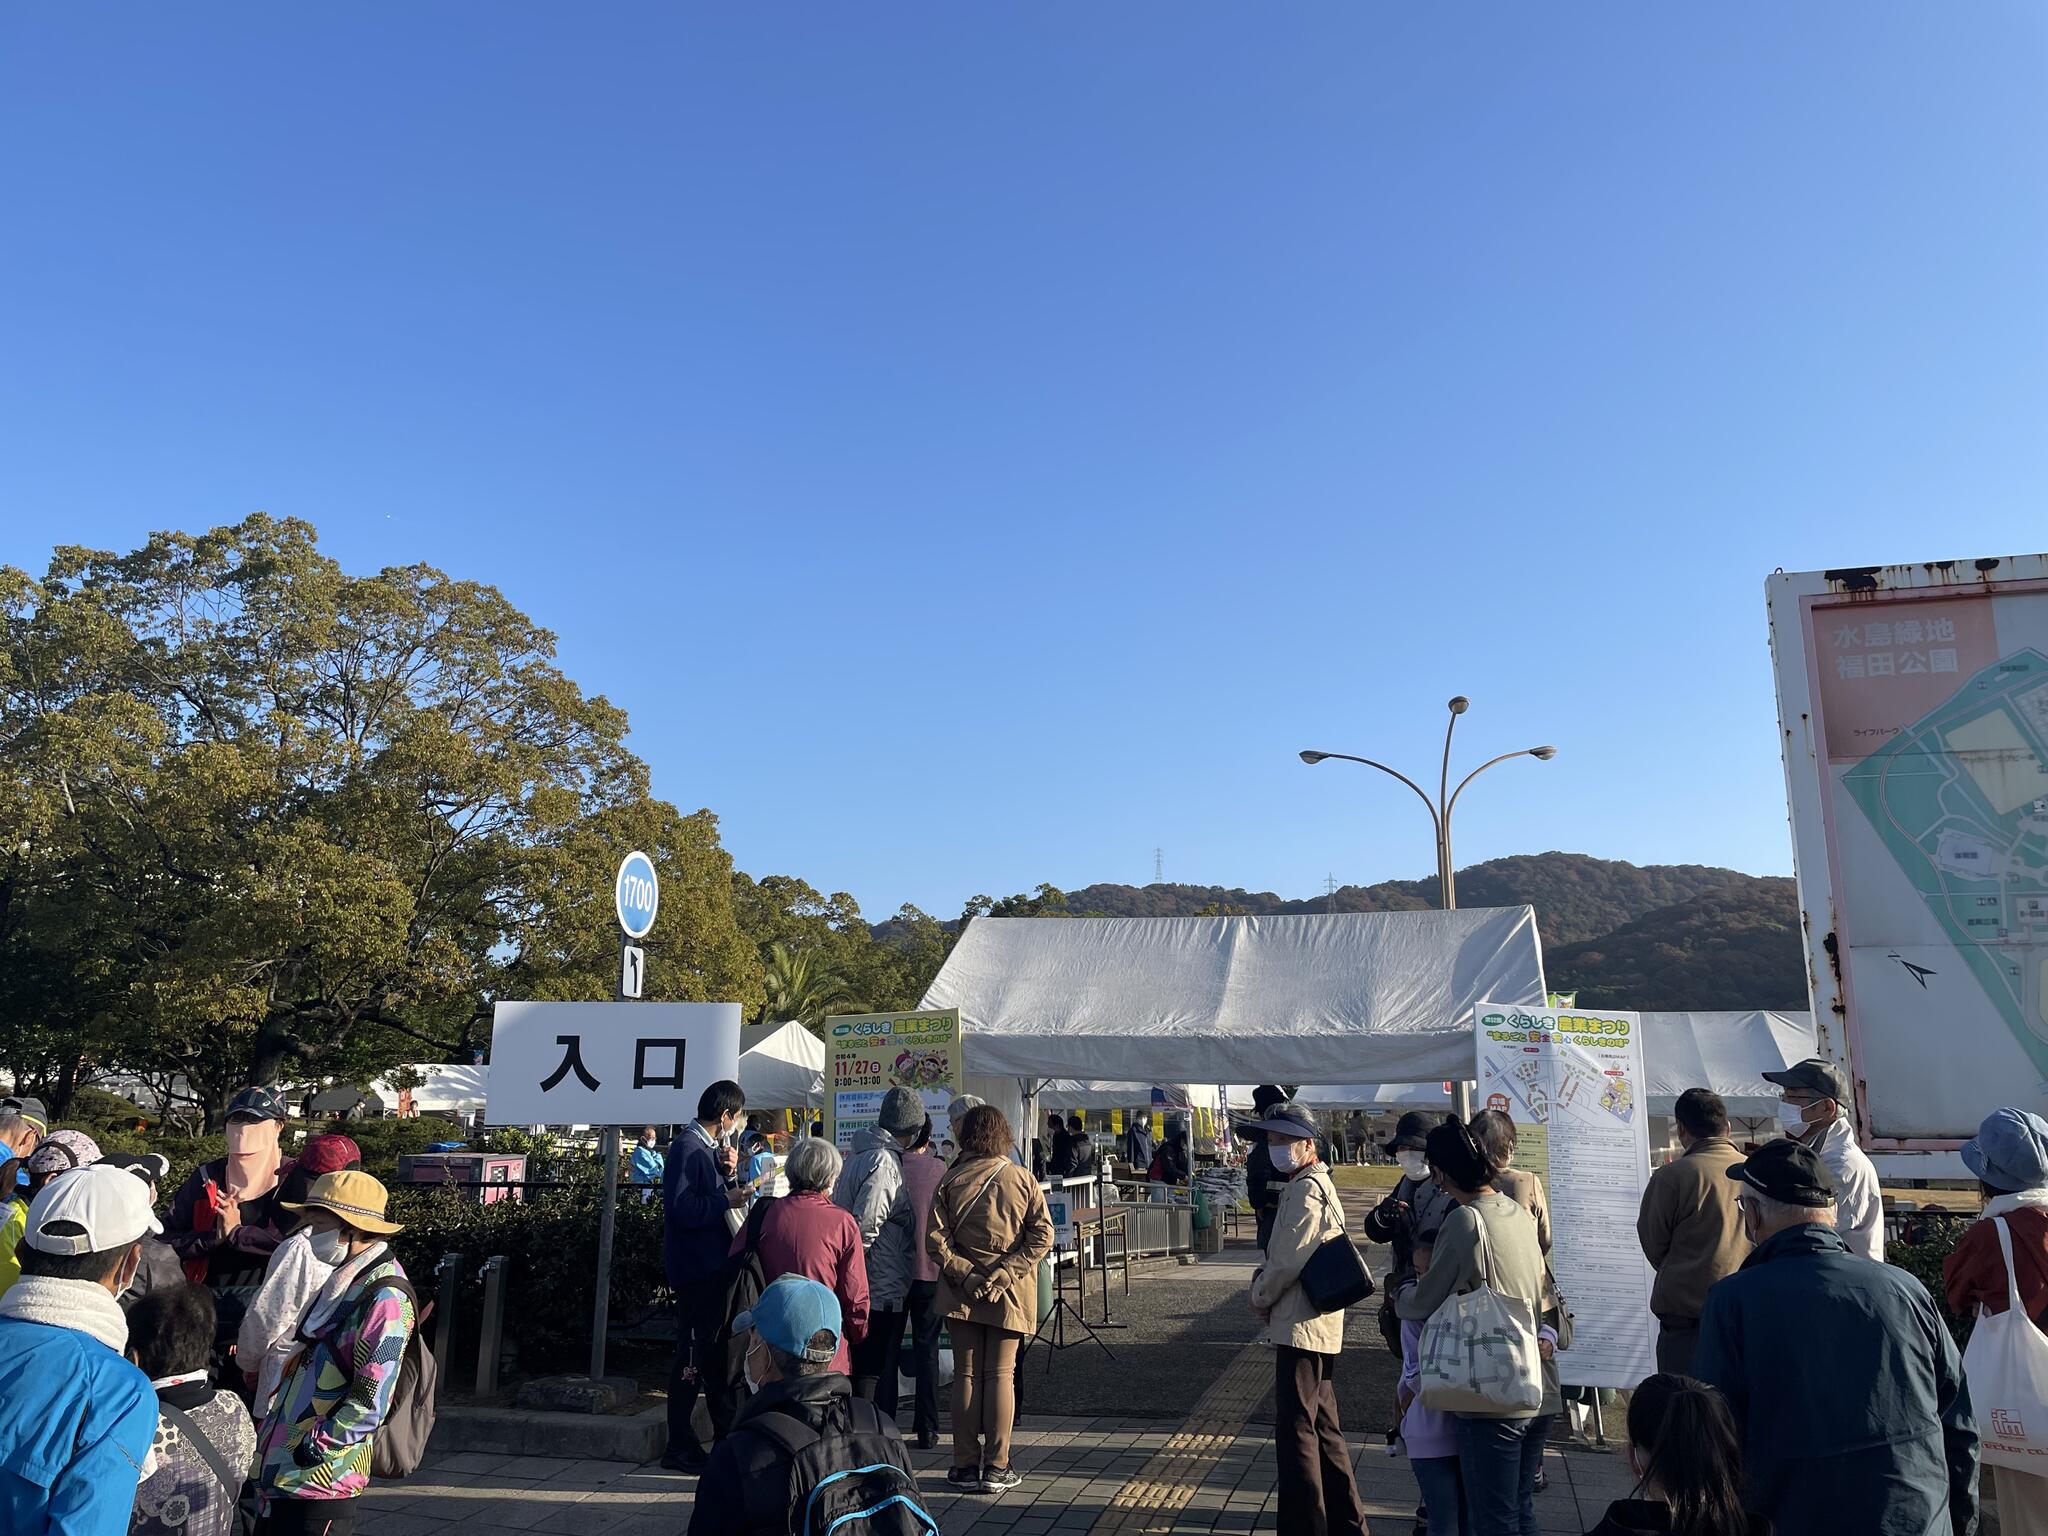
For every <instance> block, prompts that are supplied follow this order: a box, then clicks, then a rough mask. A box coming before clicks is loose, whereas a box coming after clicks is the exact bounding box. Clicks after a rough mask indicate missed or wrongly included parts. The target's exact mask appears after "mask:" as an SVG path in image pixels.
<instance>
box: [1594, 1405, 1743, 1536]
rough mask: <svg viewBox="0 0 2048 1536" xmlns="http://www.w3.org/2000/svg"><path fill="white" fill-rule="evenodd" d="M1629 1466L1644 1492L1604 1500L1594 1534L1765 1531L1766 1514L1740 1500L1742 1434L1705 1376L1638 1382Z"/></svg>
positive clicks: (1723, 1535) (1631, 1408) (1713, 1535)
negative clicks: (1749, 1508) (1604, 1512)
mask: <svg viewBox="0 0 2048 1536" xmlns="http://www.w3.org/2000/svg"><path fill="white" fill-rule="evenodd" d="M1628 1469H1629V1471H1631V1472H1633V1473H1634V1474H1635V1476H1636V1479H1637V1482H1638V1483H1639V1484H1640V1487H1641V1493H1642V1495H1643V1496H1642V1497H1641V1498H1639V1499H1617V1500H1616V1501H1615V1502H1614V1503H1612V1504H1610V1505H1608V1506H1607V1518H1606V1519H1604V1520H1602V1521H1601V1522H1600V1523H1599V1524H1598V1525H1596V1526H1594V1527H1593V1533H1592V1536H1651V1533H1654V1536H1770V1533H1771V1523H1770V1521H1768V1520H1766V1519H1764V1518H1763V1517H1761V1516H1760V1515H1752V1514H1750V1513H1749V1512H1748V1511H1747V1510H1745V1509H1744V1508H1743V1507H1742V1442H1741V1441H1740V1440H1738V1439H1737V1438H1736V1434H1735V1420H1734V1418H1733V1417H1732V1416H1731V1415H1730V1414H1729V1412H1728V1404H1727V1403H1726V1402H1725V1401H1724V1400H1723V1399H1722V1397H1721V1394H1720V1393H1718V1392H1716V1391H1715V1390H1714V1389H1713V1388H1712V1387H1710V1386H1708V1385H1707V1384H1706V1383H1705V1382H1703V1381H1694V1380H1693V1379H1692V1378H1691V1377H1690V1376H1674V1375H1669V1374H1665V1373H1661V1372H1660V1373H1659V1374H1658V1375H1655V1376H1651V1377H1649V1378H1647V1379H1646V1380H1645V1381H1644V1382H1643V1383H1642V1385H1641V1386H1639V1387H1637V1388H1636V1390H1635V1395H1634V1396H1633V1397H1632V1398H1631V1399H1630V1400H1629V1405H1628Z"/></svg>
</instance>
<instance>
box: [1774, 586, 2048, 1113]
mask: <svg viewBox="0 0 2048 1536" xmlns="http://www.w3.org/2000/svg"><path fill="white" fill-rule="evenodd" d="M1768 597H1769V608H1770V622H1771V643H1772V651H1773V656H1774V660H1775V664H1776V670H1777V679H1778V708H1779V721H1780V725H1781V727H1782V728H1783V731H1784V748H1785V774H1786V784H1787V791H1788V798H1789V800H1790V804H1791V810H1792V829H1793V843H1794V863H1795V868H1796V871H1797V874H1798V877H1799V898H1800V906H1801V909H1802V913H1803V916H1804V918H1805V923H1806V929H1807V940H1808V945H1809V949H1810V954H1809V961H1808V964H1809V970H1810V973H1811V976H1812V978H1813V990H1814V998H1813V1008H1814V1017H1815V1020H1816V1023H1817V1024H1818V1026H1819V1029H1820V1036H1821V1048H1822V1050H1823V1052H1824V1053H1826V1054H1828V1055H1830V1056H1832V1057H1834V1058H1835V1059H1836V1060H1838V1061H1845V1062H1846V1063H1847V1065H1848V1066H1849V1068H1850V1074H1851V1077H1852V1078H1853V1080H1854V1081H1855V1083H1856V1094H1857V1100H1858V1102H1857V1106H1856V1108H1857V1123H1858V1130H1859V1132H1860V1133H1861V1135H1862V1138H1863V1139H1864V1141H1865V1143H1866V1144H1867V1145H1871V1146H1875V1147H1885V1148H1898V1147H1943V1146H1953V1145H1954V1144H1955V1143H1957V1142H1960V1141H1962V1140H1965V1139H1967V1138H1968V1137H1969V1136H1971V1135H1973V1134H1974V1133H1975V1131H1976V1129H1977V1124H1978V1122H1979V1121H1980V1120H1981V1119H1982V1118H1983V1116H1984V1115H1985V1114H1986V1113H1987V1112H1988V1111H1989V1110H1991V1109H1993V1108H1995V1107H1997V1106H1999V1105H2001V1104H2015V1105H2018V1106H2020V1107H2021V1108H2026V1109H2036V1110H2039V1109H2043V1108H2048V1090H2044V1086H2043V1085H2044V1083H2048V558H2044V557H2042V556H2025V557H2020V558H2018V559H2004V560H1992V561H1957V562H1953V563H1951V564H1948V565H1945V566H1944V565H1934V566H1905V567H1896V566H1885V567H1878V568H1875V569H1871V570H1855V571H1837V572H1829V573H1815V574H1809V575H1786V574H1782V573H1781V574H1779V575H1776V576H1773V577H1771V578H1770V582H1769V584H1768Z"/></svg>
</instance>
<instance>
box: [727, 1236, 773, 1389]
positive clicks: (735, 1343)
mask: <svg viewBox="0 0 2048 1536" xmlns="http://www.w3.org/2000/svg"><path fill="white" fill-rule="evenodd" d="M771 1203H772V1202H771V1201H767V1200H756V1201H755V1202H754V1208H753V1209H752V1210H751V1211H749V1212H747V1224H746V1225H745V1226H744V1227H742V1228H741V1229H740V1230H741V1231H743V1232H745V1233H746V1234H747V1240H746V1243H745V1244H744V1245H743V1246H742V1247H741V1248H740V1251H739V1253H738V1254H737V1255H735V1256H734V1257H732V1258H729V1259H727V1260H726V1261H725V1273H724V1276H723V1279H724V1281H725V1286H726V1294H725V1320H724V1321H723V1322H722V1323H721V1324H720V1325H719V1329H718V1337H717V1340H716V1341H715V1343H714V1345H713V1347H714V1348H717V1349H722V1350H723V1351H724V1353H725V1360H726V1366H727V1376H726V1379H727V1380H728V1381H738V1380H739V1379H740V1366H741V1361H742V1360H743V1359H744V1358H745V1357H746V1353H747V1336H746V1335H745V1334H740V1335H738V1336H737V1337H735V1336H734V1334H733V1331H732V1325H733V1321H734V1319H736V1318H737V1317H738V1316H739V1315H740V1314H741V1313H742V1312H745V1311H747V1310H748V1309H749V1308H751V1307H752V1306H753V1305H754V1303H755V1302H757V1301H759V1300H760V1299H761V1293H762V1292H763V1291H765V1290H767V1289H768V1272H767V1270H766V1269H764V1268H763V1267H762V1264H761V1223H762V1221H763V1220H764V1219H765V1218H766V1216H767V1214H768V1207H769V1205H770V1204H771Z"/></svg>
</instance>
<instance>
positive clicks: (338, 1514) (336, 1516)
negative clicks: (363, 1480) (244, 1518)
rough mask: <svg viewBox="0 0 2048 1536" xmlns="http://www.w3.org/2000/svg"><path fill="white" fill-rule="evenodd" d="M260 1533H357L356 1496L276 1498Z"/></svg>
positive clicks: (310, 1535) (267, 1535) (338, 1535)
mask: <svg viewBox="0 0 2048 1536" xmlns="http://www.w3.org/2000/svg"><path fill="white" fill-rule="evenodd" d="M256 1529H257V1531H258V1532H259V1533H260V1536H355V1529H356V1501H355V1500H354V1499H274V1500H272V1501H271V1505H270V1513H269V1514H267V1515H265V1516H264V1517H263V1522H262V1524H260V1525H259V1526H257V1528H256Z"/></svg>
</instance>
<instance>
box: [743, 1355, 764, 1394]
mask: <svg viewBox="0 0 2048 1536" xmlns="http://www.w3.org/2000/svg"><path fill="white" fill-rule="evenodd" d="M740 1374H741V1375H742V1376H744V1377H746V1379H747V1390H748V1391H749V1392H758V1391H760V1390H761V1383H760V1382H758V1381H756V1380H754V1352H753V1350H752V1349H749V1350H748V1351H747V1352H746V1354H744V1355H743V1356H741V1357H740Z"/></svg>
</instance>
